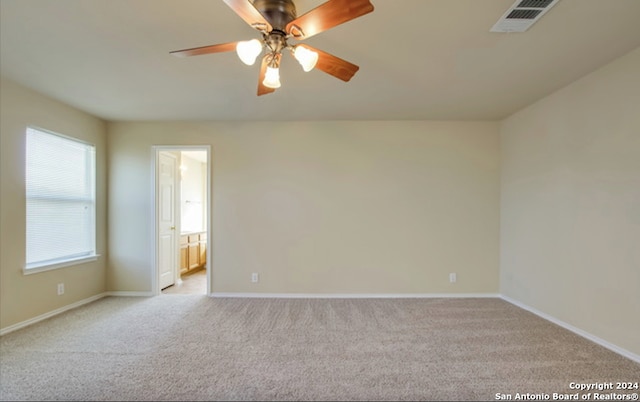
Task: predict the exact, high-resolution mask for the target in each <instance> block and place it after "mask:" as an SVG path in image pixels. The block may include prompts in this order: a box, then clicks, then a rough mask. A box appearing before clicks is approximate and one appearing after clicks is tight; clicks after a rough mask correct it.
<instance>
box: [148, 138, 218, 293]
mask: <svg viewBox="0 0 640 402" xmlns="http://www.w3.org/2000/svg"><path fill="white" fill-rule="evenodd" d="M151 150H152V155H151V200H152V202H151V217H152V219H151V222H152V223H153V224H152V226H153V228H152V230H151V233H150V236H151V262H152V263H151V267H152V269H151V290H152V293H153V295H154V296H157V295H160V294H161V293H162V292H161V289H160V265H159V263H158V261H159V256H158V253H159V252H160V248H159V241H160V233H159V225H158V210H159V198H160V197H159V196H158V191H159V177H160V175H159V174H158V172H159V168H160V153H161V152H180V151H204V152H205V153H206V154H207V169H206V177H205V181H206V184H207V186H206V190H205V191H206V197H207V199H206V202H205V208H206V211H207V217H206V224H207V262H206V263H205V269H206V273H207V274H206V277H207V293H206V294H207V296H209V295H211V293H212V291H213V290H212V289H211V287H212V286H211V278H212V277H213V272H212V268H211V267H212V266H213V265H212V264H211V260H212V257H213V252H212V250H213V247H212V244H213V236H212V226H211V222H212V215H213V214H212V211H211V177H212V173H211V172H212V165H211V146H210V145H152V146H151ZM178 170H179V169H178ZM180 191H181V190H180V184H179V183H178V184H177V186H176V198H177V199H178V200H179V199H180V197H179V195H180ZM174 207H175V211H174V212H175V217H176V227H178V228H179V227H180V203H179V202H177V203H174ZM179 241H180V231H179V230H178V231H177V235H176V236H175V247H176V255H177V258H176V271H175V278H176V283H177V282H178V280H179V279H180V268H179V266H178V265H179V256H180V249H179V244H180V243H179ZM210 257H211V258H210Z"/></svg>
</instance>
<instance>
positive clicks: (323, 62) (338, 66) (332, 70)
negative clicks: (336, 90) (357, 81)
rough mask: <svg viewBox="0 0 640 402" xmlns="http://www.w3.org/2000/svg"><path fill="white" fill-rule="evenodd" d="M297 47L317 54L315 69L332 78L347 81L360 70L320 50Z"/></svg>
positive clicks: (309, 47) (306, 46) (307, 46)
mask: <svg viewBox="0 0 640 402" xmlns="http://www.w3.org/2000/svg"><path fill="white" fill-rule="evenodd" d="M298 46H302V47H305V48H307V49H309V50H312V51H314V52H316V53H318V62H317V63H316V67H315V68H317V69H318V70H321V71H324V72H325V73H327V74H330V75H333V76H334V77H336V78H339V79H341V80H342V81H345V82H346V81H349V80H350V79H351V77H353V76H354V75H355V74H356V72H358V70H359V69H360V67H358V66H356V65H355V64H353V63H349V62H348V61H346V60H342V59H341V58H339V57H336V56H334V55H332V54H329V53H327V52H323V51H322V50H318V49H316V48H313V47H311V46H309V45H304V44H300V45H298Z"/></svg>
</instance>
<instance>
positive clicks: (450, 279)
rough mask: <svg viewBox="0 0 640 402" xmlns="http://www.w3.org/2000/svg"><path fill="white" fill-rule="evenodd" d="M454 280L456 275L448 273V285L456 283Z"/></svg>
mask: <svg viewBox="0 0 640 402" xmlns="http://www.w3.org/2000/svg"><path fill="white" fill-rule="evenodd" d="M456 280H457V278H456V273H455V272H452V273H450V274H449V282H450V283H456Z"/></svg>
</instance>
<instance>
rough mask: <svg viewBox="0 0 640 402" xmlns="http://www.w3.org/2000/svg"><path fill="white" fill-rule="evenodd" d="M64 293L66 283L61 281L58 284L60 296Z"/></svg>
mask: <svg viewBox="0 0 640 402" xmlns="http://www.w3.org/2000/svg"><path fill="white" fill-rule="evenodd" d="M63 294H64V283H59V284H58V296H60V295H63Z"/></svg>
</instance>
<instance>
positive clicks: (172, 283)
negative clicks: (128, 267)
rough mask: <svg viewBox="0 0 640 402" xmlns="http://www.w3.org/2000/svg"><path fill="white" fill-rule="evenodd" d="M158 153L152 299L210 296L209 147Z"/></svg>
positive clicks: (157, 150) (172, 148) (169, 148)
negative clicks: (182, 295) (171, 296)
mask: <svg viewBox="0 0 640 402" xmlns="http://www.w3.org/2000/svg"><path fill="white" fill-rule="evenodd" d="M154 151H155V152H154V173H155V179H154V183H155V186H154V191H153V196H154V200H155V202H154V205H155V231H154V233H155V241H154V245H155V249H156V250H155V253H154V255H155V264H154V266H155V269H154V275H153V278H154V279H153V289H154V294H176V293H180V294H210V293H211V277H212V275H211V266H212V264H211V253H210V252H209V251H210V250H211V246H210V242H211V236H210V235H209V231H210V227H211V225H210V218H211V217H210V213H209V212H210V211H211V209H210V200H211V189H210V179H209V174H210V170H211V169H210V166H211V162H210V147H208V146H155V147H154Z"/></svg>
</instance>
